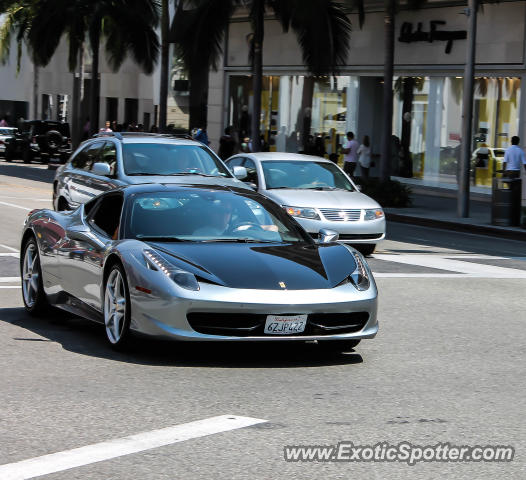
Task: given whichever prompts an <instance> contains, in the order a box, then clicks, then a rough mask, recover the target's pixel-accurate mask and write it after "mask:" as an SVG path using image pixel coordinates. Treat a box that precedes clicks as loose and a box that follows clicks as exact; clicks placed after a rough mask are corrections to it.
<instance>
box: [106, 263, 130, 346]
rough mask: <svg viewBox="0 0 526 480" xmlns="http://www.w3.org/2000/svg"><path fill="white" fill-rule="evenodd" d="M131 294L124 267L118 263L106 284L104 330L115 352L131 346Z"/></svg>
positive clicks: (113, 267) (112, 268)
mask: <svg viewBox="0 0 526 480" xmlns="http://www.w3.org/2000/svg"><path fill="white" fill-rule="evenodd" d="M130 309H131V304H130V292H129V289H128V281H127V279H126V274H125V273H124V269H123V267H122V266H121V265H120V264H119V263H116V264H115V265H113V266H112V267H111V270H110V273H109V274H108V277H107V278H106V282H105V283H104V330H105V332H106V339H107V341H108V343H109V344H110V346H111V347H112V348H113V349H115V350H125V349H126V348H127V347H128V346H129V342H130V337H131V332H130V318H131V311H130Z"/></svg>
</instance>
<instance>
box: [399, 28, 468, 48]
mask: <svg viewBox="0 0 526 480" xmlns="http://www.w3.org/2000/svg"><path fill="white" fill-rule="evenodd" d="M445 24H446V22H445V21H443V20H431V21H430V22H429V31H428V32H426V31H424V30H423V29H422V22H418V24H417V27H416V30H413V24H412V23H411V22H404V23H402V26H401V27H400V36H399V37H398V41H399V42H404V43H413V42H429V43H432V42H435V41H436V42H446V49H445V53H451V49H452V48H453V41H454V40H465V39H466V38H467V32H466V30H439V27H440V26H441V25H445Z"/></svg>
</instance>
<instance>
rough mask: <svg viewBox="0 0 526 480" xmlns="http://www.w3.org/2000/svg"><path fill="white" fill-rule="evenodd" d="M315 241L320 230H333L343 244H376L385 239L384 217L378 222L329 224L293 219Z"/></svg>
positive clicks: (364, 221)
mask: <svg viewBox="0 0 526 480" xmlns="http://www.w3.org/2000/svg"><path fill="white" fill-rule="evenodd" d="M294 218H295V220H297V221H298V223H300V224H301V226H302V227H303V228H304V229H305V230H307V232H308V233H309V234H310V235H311V236H312V237H313V238H315V239H317V238H318V233H319V231H320V229H322V228H325V229H328V230H334V231H335V232H338V233H339V235H340V238H339V241H340V242H344V243H378V242H380V241H381V240H383V239H384V238H385V217H384V218H380V219H378V220H356V221H353V222H331V221H328V220H310V219H307V218H298V217H294Z"/></svg>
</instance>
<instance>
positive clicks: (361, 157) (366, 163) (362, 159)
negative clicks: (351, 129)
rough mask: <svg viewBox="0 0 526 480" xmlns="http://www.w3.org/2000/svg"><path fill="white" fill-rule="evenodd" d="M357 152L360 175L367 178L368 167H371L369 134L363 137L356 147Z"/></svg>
mask: <svg viewBox="0 0 526 480" xmlns="http://www.w3.org/2000/svg"><path fill="white" fill-rule="evenodd" d="M357 153H358V163H359V164H360V171H361V174H362V175H361V176H362V177H363V178H369V168H371V142H370V141H369V135H365V136H364V137H363V142H362V144H361V145H360V147H359V148H358V152H357Z"/></svg>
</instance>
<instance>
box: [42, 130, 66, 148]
mask: <svg viewBox="0 0 526 480" xmlns="http://www.w3.org/2000/svg"><path fill="white" fill-rule="evenodd" d="M45 142H46V145H47V147H48V148H49V150H56V149H57V148H58V147H59V146H60V145H62V134H61V133H60V132H59V131H58V130H49V132H46V136H45Z"/></svg>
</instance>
